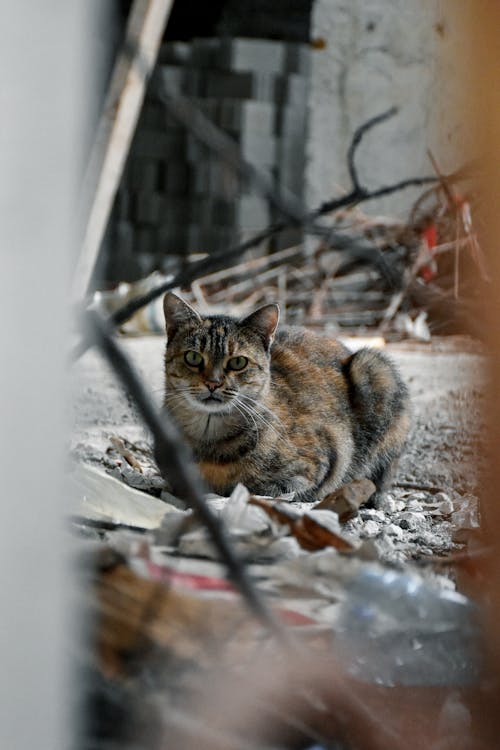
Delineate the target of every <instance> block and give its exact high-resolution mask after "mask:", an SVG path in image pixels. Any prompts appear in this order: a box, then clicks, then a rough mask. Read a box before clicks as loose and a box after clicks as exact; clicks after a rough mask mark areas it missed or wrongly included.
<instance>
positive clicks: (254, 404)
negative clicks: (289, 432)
mask: <svg viewBox="0 0 500 750" xmlns="http://www.w3.org/2000/svg"><path fill="white" fill-rule="evenodd" d="M241 398H243V399H244V400H245V403H247V402H250V403H249V404H247V405H248V406H250V405H251V406H252V407H253V408H254V409H256V410H257V411H258V412H259V416H260V417H261V418H262V419H264V416H263V415H262V414H260V411H261V410H262V411H264V412H266V414H268V415H269V417H270V418H271V420H272V421H273V422H275V423H277V424H278V426H279V427H280V428H282V427H283V423H282V422H281V420H280V419H279V418H278V417H277V416H276V414H275V413H274V412H273V411H272V409H270V408H269V407H268V406H266V405H265V404H263V403H262V402H261V401H258V400H257V399H255V398H252V396H248V395H247V394H246V393H242V394H241ZM268 424H269V426H270V427H273V425H271V423H270V422H269V421H268ZM275 431H276V430H275Z"/></svg>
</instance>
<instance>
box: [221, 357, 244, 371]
mask: <svg viewBox="0 0 500 750" xmlns="http://www.w3.org/2000/svg"><path fill="white" fill-rule="evenodd" d="M247 364H248V359H247V358H246V357H231V359H229V360H228V362H227V365H226V368H227V369H228V370H243V369H244V368H245V367H246V366H247Z"/></svg>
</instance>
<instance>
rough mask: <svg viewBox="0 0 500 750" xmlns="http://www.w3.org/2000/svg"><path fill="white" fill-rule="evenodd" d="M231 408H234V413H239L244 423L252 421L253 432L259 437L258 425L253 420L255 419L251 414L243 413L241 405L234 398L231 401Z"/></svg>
mask: <svg viewBox="0 0 500 750" xmlns="http://www.w3.org/2000/svg"><path fill="white" fill-rule="evenodd" d="M233 406H234V408H235V409H236V411H237V412H239V413H240V414H241V416H242V417H243V419H244V420H245V422H247V423H248V422H249V419H251V420H252V422H253V425H254V427H255V431H256V433H257V435H259V425H258V424H257V422H256V420H255V417H254V416H253V415H252V414H250V413H248V412H246V411H245V410H244V409H243V407H242V405H241V404H240V403H239V402H238V400H237V399H236V398H235V399H233Z"/></svg>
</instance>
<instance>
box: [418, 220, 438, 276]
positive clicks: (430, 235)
mask: <svg viewBox="0 0 500 750" xmlns="http://www.w3.org/2000/svg"><path fill="white" fill-rule="evenodd" d="M422 239H423V241H424V242H425V244H426V247H427V252H428V254H429V257H430V260H429V263H426V264H425V265H424V266H422V267H421V268H420V270H419V275H420V276H421V277H422V278H423V280H424V281H425V282H426V283H427V282H428V281H432V279H433V278H434V277H435V276H436V274H437V265H436V261H435V260H434V258H433V255H434V248H435V247H436V245H437V242H438V238H437V226H436V224H435V223H434V222H432V224H428V225H427V226H426V227H425V229H424V230H423V231H422Z"/></svg>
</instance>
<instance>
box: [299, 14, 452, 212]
mask: <svg viewBox="0 0 500 750" xmlns="http://www.w3.org/2000/svg"><path fill="white" fill-rule="evenodd" d="M445 9H446V4H444V3H442V2H439V0H316V2H315V4H314V9H313V19H312V39H313V42H315V49H314V50H313V54H312V76H311V88H310V94H309V96H310V99H309V138H308V144H307V158H308V166H307V171H306V195H307V202H308V204H309V205H310V206H315V205H316V204H318V203H320V202H321V201H322V200H325V199H326V198H329V197H330V196H332V195H335V194H336V193H337V192H342V190H348V189H349V187H350V182H349V178H348V174H347V169H346V160H345V154H346V152H347V149H348V146H349V143H350V140H351V137H352V133H353V132H354V130H355V129H356V128H357V127H358V126H359V125H360V124H362V123H363V122H365V121H366V120H368V119H369V118H370V117H373V116H374V115H376V114H378V113H381V112H383V111H384V110H386V109H389V108H390V107H392V106H394V105H395V106H397V107H398V108H399V114H398V115H397V116H396V117H394V118H393V119H392V120H390V121H389V122H387V123H384V124H382V125H380V126H378V127H377V128H375V129H374V130H373V131H372V132H371V133H370V134H369V135H368V136H367V137H366V140H365V141H363V143H362V145H361V147H360V148H359V151H358V158H357V163H358V165H359V173H360V175H361V177H362V178H363V182H364V183H366V184H368V185H369V186H370V187H376V186H378V185H381V184H389V183H391V182H395V181H397V180H399V179H403V178H406V177H411V176H418V175H423V174H429V173H432V168H431V165H430V163H429V159H428V157H427V154H426V149H427V148H428V147H432V149H433V152H434V153H435V156H436V157H437V158H438V161H439V163H440V164H442V165H443V168H445V169H447V168H453V167H456V166H458V163H457V161H456V159H455V158H454V154H453V148H450V146H453V144H454V142H455V139H456V135H457V134H456V130H457V128H456V127H455V126H453V125H452V124H451V123H452V121H453V118H452V117H449V112H450V108H451V109H452V108H453V104H452V100H453V98H454V94H453V93H452V88H453V76H450V75H447V76H446V74H449V73H450V70H449V68H447V65H446V63H445V60H446V55H447V51H448V47H449V45H450V44H452V43H453V42H454V35H455V33H456V29H455V28H454V23H453V18H451V17H449V15H448V16H445V15H444V13H445ZM445 76H446V78H445ZM444 80H446V84H445V83H444V82H443V81H444ZM445 117H446V120H445V119H444V118H445ZM419 192H421V191H419V190H407V191H405V192H404V193H403V192H402V193H398V194H396V195H394V196H391V197H388V198H385V199H381V200H379V201H374V202H370V203H366V204H364V205H363V210H365V211H366V212H367V213H370V214H374V213H385V214H389V215H393V216H394V215H395V216H401V217H404V216H405V215H406V213H407V211H408V209H409V207H410V206H411V205H412V203H413V201H414V200H415V198H416V196H417V195H418V194H419Z"/></svg>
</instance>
